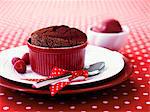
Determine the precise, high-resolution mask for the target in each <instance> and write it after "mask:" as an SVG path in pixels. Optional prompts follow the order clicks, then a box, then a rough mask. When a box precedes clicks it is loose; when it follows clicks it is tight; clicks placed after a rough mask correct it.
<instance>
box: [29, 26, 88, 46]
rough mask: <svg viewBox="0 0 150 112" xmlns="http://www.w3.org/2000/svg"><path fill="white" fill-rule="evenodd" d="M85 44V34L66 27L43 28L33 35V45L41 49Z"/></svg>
mask: <svg viewBox="0 0 150 112" xmlns="http://www.w3.org/2000/svg"><path fill="white" fill-rule="evenodd" d="M85 42H87V36H86V34H85V33H83V32H82V31H80V30H78V29H76V28H70V27H68V26H65V25H61V26H51V27H47V28H43V29H40V30H37V31H35V32H33V33H32V34H31V44H33V45H36V46H40V47H48V48H62V47H73V46H77V45H81V44H83V43H85Z"/></svg>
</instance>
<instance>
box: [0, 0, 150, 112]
mask: <svg viewBox="0 0 150 112" xmlns="http://www.w3.org/2000/svg"><path fill="white" fill-rule="evenodd" d="M110 17H113V18H116V19H118V20H119V21H120V22H121V24H123V25H124V24H125V25H128V26H129V28H130V36H129V37H128V42H127V44H126V45H125V46H124V47H123V48H122V49H121V50H120V51H119V52H121V53H122V54H124V55H125V56H126V57H127V58H128V59H129V60H130V62H131V63H132V64H133V67H134V70H133V73H132V75H131V77H130V78H129V80H127V81H125V82H123V83H121V84H119V85H117V86H114V87H111V88H108V89H104V90H100V91H96V92H90V93H83V94H78V95H63V96H57V97H50V96H48V95H35V94H27V93H24V92H19V91H15V90H10V89H7V88H4V87H0V112H5V111H8V112H49V111H50V112H150V1H149V0H35V1H34V0H31V1H29V0H12V1H11V0H8V1H6V0H1V1H0V50H1V51H3V50H5V49H9V48H13V47H16V46H21V45H25V44H26V40H27V39H28V37H29V35H30V33H31V32H32V31H34V30H36V29H38V28H42V27H46V26H50V25H59V24H67V25H69V26H74V27H77V28H79V29H81V30H82V31H84V32H86V29H87V27H88V26H90V25H95V24H97V23H99V22H100V21H101V20H103V19H105V18H110Z"/></svg>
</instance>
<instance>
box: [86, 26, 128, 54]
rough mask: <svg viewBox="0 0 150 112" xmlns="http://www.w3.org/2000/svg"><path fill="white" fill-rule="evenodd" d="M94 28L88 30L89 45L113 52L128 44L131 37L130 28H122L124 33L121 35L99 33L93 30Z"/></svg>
mask: <svg viewBox="0 0 150 112" xmlns="http://www.w3.org/2000/svg"><path fill="white" fill-rule="evenodd" d="M91 29H92V27H89V28H88V29H87V37H88V43H89V44H92V45H96V46H100V47H104V48H108V49H111V50H116V51H118V50H119V49H120V48H121V47H122V46H124V45H125V44H126V41H127V37H128V35H129V28H128V26H122V29H123V32H120V33H98V32H94V31H92V30H91Z"/></svg>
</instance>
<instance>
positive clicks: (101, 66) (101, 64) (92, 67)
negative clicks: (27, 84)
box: [32, 62, 105, 88]
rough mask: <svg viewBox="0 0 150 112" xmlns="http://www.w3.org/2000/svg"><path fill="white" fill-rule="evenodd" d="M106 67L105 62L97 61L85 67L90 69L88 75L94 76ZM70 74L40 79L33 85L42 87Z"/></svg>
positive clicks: (66, 77) (63, 78)
mask: <svg viewBox="0 0 150 112" xmlns="http://www.w3.org/2000/svg"><path fill="white" fill-rule="evenodd" d="M104 67H105V63H104V62H97V63H94V64H92V65H89V66H88V67H85V68H84V69H85V70H88V77H92V76H95V75H98V74H99V73H100V72H101V71H102V70H103V69H104ZM70 75H71V74H66V75H63V76H59V77H55V78H52V79H47V80H44V81H39V82H36V83H34V84H33V85H32V87H33V88H41V87H44V86H47V85H50V84H53V83H57V82H59V81H62V80H65V79H68V78H69V77H70Z"/></svg>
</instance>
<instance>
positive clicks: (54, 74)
mask: <svg viewBox="0 0 150 112" xmlns="http://www.w3.org/2000/svg"><path fill="white" fill-rule="evenodd" d="M65 74H71V76H70V77H69V78H68V80H67V81H60V82H58V83H56V84H53V85H51V86H50V87H49V90H50V94H51V96H54V95H55V94H56V93H57V92H58V91H60V90H62V89H63V88H64V87H66V86H67V85H69V84H70V83H72V82H79V81H83V80H85V79H86V78H87V77H88V71H87V70H77V71H68V70H64V69H62V68H58V67H54V68H53V69H52V70H51V73H50V75H49V76H48V78H45V79H24V80H28V81H35V82H39V81H43V80H47V79H51V78H54V77H58V76H63V75H65ZM79 76H83V80H75V81H74V79H76V78H77V77H79Z"/></svg>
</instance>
